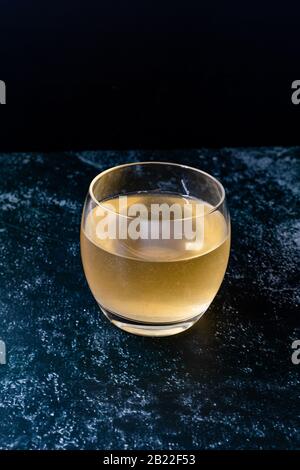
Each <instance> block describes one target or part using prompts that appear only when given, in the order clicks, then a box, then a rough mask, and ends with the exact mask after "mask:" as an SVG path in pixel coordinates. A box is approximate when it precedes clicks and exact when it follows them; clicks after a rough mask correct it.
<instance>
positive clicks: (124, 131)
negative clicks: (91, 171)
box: [0, 0, 300, 151]
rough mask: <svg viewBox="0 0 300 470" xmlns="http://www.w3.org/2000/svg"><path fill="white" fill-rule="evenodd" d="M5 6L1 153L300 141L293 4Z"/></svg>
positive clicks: (5, 0)
mask: <svg viewBox="0 0 300 470" xmlns="http://www.w3.org/2000/svg"><path fill="white" fill-rule="evenodd" d="M0 8H1V11H0V22H1V26H0V79H1V80H5V82H6V85H7V105H6V106H1V108H0V126H1V127H0V150H2V151H6V150H44V151H46V150H63V149H94V148H129V147H131V148H132V147H136V148H138V147H149V148H155V147H156V148H164V147H165V148H178V147H201V146H213V147H217V146H239V145H243V146H247V145H251V146H252V145H254V146H255V145H295V144H299V137H298V136H299V130H298V129H299V118H300V105H299V106H295V105H293V104H292V102H291V93H292V92H291V83H292V81H293V80H296V79H299V78H300V73H299V65H300V54H299V52H300V41H299V39H300V35H299V17H300V15H299V12H300V8H299V6H298V7H297V5H296V3H295V4H292V3H289V2H277V3H275V2H258V1H257V0H255V1H252V2H240V1H239V2H238V1H234V2H233V1H231V2H229V1H227V2H225V1H223V2H221V1H208V0H205V1H201V2H200V1H199V0H198V1H165V2H161V3H158V2H156V3H155V2H153V1H149V0H143V1H140V0H139V1H138V0H135V1H130V2H128V1H126V2H125V1H124V0H122V1H121V0H109V1H108V0H105V1H102V0H101V1H100V0H98V1H95V2H92V1H79V0H74V1H72V2H67V1H66V0H64V1H60V2H55V1H52V2H50V1H48V0H47V1H43V2H41V1H39V2H37V1H36V2H35V1H32V0H27V1H26V2H24V1H23V0H2V1H1V6H0Z"/></svg>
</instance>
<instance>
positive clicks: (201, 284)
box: [81, 193, 230, 323]
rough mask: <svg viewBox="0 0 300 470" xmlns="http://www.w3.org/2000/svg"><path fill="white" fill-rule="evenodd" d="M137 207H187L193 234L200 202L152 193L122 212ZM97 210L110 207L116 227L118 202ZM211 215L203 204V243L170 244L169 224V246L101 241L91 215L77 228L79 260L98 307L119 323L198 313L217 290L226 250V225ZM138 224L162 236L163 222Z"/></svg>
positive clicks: (138, 197) (149, 241)
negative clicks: (155, 228)
mask: <svg viewBox="0 0 300 470" xmlns="http://www.w3.org/2000/svg"><path fill="white" fill-rule="evenodd" d="M137 203H139V204H144V205H145V206H146V207H148V208H150V205H151V204H162V203H167V204H169V205H172V204H174V203H176V204H179V205H180V206H183V205H184V204H190V205H191V208H192V209H191V210H192V212H191V213H192V218H193V220H192V226H193V229H195V228H196V227H198V225H197V226H196V222H197V221H198V220H199V217H198V218H196V217H195V215H196V208H197V204H199V203H200V201H197V200H195V199H187V198H186V197H182V196H179V195H166V194H151V193H141V194H135V195H128V196H127V208H129V207H131V206H132V205H133V204H137ZM201 204H203V202H202V201H201ZM102 205H103V206H104V207H114V208H115V212H114V214H113V217H115V218H116V220H117V222H119V220H120V216H119V215H117V212H118V200H117V199H111V200H107V201H105V202H103V203H102ZM108 205H109V206H108ZM211 209H212V207H211V206H210V205H209V204H207V203H204V215H203V216H202V222H203V226H202V227H203V240H202V243H196V242H195V243H194V244H193V242H190V241H189V240H186V239H183V240H176V239H174V238H172V224H171V239H168V240H162V239H161V238H160V239H159V240H153V239H147V240H142V239H138V240H132V239H129V238H127V239H126V240H120V239H114V240H112V239H106V240H101V239H99V237H98V232H97V225H98V223H99V221H100V220H101V216H99V209H98V206H97V207H95V208H94V209H92V210H91V211H90V212H89V213H88V215H87V216H86V218H85V220H84V221H83V222H82V227H81V255H82V261H83V266H84V270H85V274H86V277H87V280H88V283H89V286H90V288H91V290H92V293H93V295H94V297H95V299H96V300H97V302H98V303H99V304H100V305H102V306H103V307H104V308H106V309H107V310H109V311H111V312H113V313H115V314H118V315H120V316H122V317H125V318H128V319H132V320H138V321H141V322H148V323H151V322H153V323H154V322H161V323H163V322H176V321H183V320H186V319H189V318H193V317H195V316H196V315H199V314H201V313H203V312H204V311H205V310H206V309H207V308H208V306H209V305H210V303H211V302H212V300H213V298H214V297H215V295H216V293H217V291H218V289H219V287H220V285H221V282H222V280H223V277H224V274H225V270H226V266H227V263H228V256H229V247H230V236H229V233H228V227H227V225H226V222H225V219H224V217H223V215H222V214H221V213H220V212H219V211H214V212H210V211H211ZM100 212H101V211H100ZM102 217H103V214H102ZM174 219H176V217H175V216H174ZM143 223H145V224H146V225H147V229H151V225H153V223H156V224H157V223H159V232H161V226H162V223H163V221H162V220H160V221H159V222H158V221H154V222H153V221H151V220H150V221H149V220H148V219H147V220H144V221H142V224H143ZM173 224H174V221H173Z"/></svg>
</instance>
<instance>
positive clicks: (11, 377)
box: [0, 148, 300, 449]
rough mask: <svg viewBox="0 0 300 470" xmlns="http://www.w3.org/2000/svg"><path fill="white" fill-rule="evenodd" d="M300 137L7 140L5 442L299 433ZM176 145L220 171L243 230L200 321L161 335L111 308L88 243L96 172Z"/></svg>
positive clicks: (228, 442) (185, 442)
mask: <svg viewBox="0 0 300 470" xmlns="http://www.w3.org/2000/svg"><path fill="white" fill-rule="evenodd" d="M299 156H300V149H298V148H293V149H282V148H273V149H271V148H266V149H260V150H256V149H251V150H243V149H237V150H231V149H225V150H222V151H213V152H212V151H207V150H199V151H198V150H195V151H187V152H183V151H180V152H150V151H146V152H109V151H103V152H85V153H80V154H52V155H44V154H34V155H27V154H23V155H22V154H14V155H0V174H1V180H0V185H1V186H0V189H1V192H0V239H1V245H0V253H1V255H0V279H1V283H0V339H3V340H4V341H5V342H6V345H7V350H8V363H7V365H1V366H0V448H4V449H23V448H30V449H54V448H55V449H73V448H76V449H91V448H93V449H94V448H100V449H117V448H118V449H127V448H129V449H133V448H147V449H159V448H164V449H192V448H201V449H202V448H206V449H208V448H210V449H228V448H299V447H300V436H299V408H300V407H299V387H300V380H299V372H300V365H299V366H295V365H293V364H292V362H291V352H292V349H291V343H292V341H293V340H294V339H300V331H299V317H298V315H299V313H298V311H296V308H297V305H299V297H297V295H298V291H297V271H298V266H299V244H300V221H299V212H298V211H297V209H296V204H297V200H298V203H299V181H297V176H298V175H299V170H300V168H299V160H297V158H298V157H299ZM149 159H155V160H169V161H179V162H184V163H187V164H192V165H194V166H197V167H199V168H201V169H204V170H207V171H209V172H211V173H212V174H214V175H215V176H217V177H219V178H220V179H221V181H222V182H223V184H224V186H225V188H226V190H227V193H228V202H229V207H230V210H231V217H232V227H233V242H232V252H231V259H230V265H229V269H228V273H227V275H226V277H225V280H224V283H223V285H222V288H221V290H220V291H219V293H218V295H217V297H216V299H215V301H214V302H213V304H212V305H211V307H210V309H209V311H208V312H207V313H206V315H205V316H204V317H203V318H202V319H201V320H200V321H199V323H198V324H197V325H196V326H195V327H194V328H192V329H191V330H189V331H188V332H186V333H184V334H182V335H179V336H175V337H170V338H162V339H149V338H142V337H135V336H131V335H129V334H126V333H123V332H121V331H119V330H118V329H117V328H115V327H114V326H112V325H110V323H109V322H108V321H107V320H106V319H105V318H104V316H103V315H101V314H99V311H98V307H97V305H96V303H95V301H94V300H93V297H92V295H91V293H90V291H89V289H88V287H87V284H86V281H85V278H84V275H83V272H82V269H81V261H80V255H79V223H80V215H81V209H82V204H83V201H84V197H85V194H86V191H87V188H88V184H89V182H90V180H91V179H92V178H93V177H94V176H95V175H96V174H97V173H98V172H99V171H100V170H102V169H104V168H106V167H109V166H113V165H115V164H117V163H120V162H126V161H138V160H149Z"/></svg>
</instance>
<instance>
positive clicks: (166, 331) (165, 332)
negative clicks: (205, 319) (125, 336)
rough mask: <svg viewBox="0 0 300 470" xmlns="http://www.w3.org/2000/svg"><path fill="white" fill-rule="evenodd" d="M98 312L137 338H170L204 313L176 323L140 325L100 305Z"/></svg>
mask: <svg viewBox="0 0 300 470" xmlns="http://www.w3.org/2000/svg"><path fill="white" fill-rule="evenodd" d="M98 305H99V307H100V310H101V311H102V312H103V313H104V315H105V316H106V317H107V318H108V319H109V321H110V322H111V323H113V324H114V325H115V326H117V327H118V328H120V329H121V330H124V331H126V332H127V333H132V334H134V335H139V336H155V337H159V336H171V335H177V334H178V333H182V332H183V331H186V330H188V329H189V328H191V326H193V325H194V324H195V323H196V322H197V321H198V320H199V318H200V317H202V315H203V314H204V313H205V312H202V313H200V314H199V315H197V316H196V317H193V318H190V319H189V320H184V321H182V322H176V323H142V322H139V321H137V320H128V319H127V318H124V317H121V316H120V315H117V314H115V313H113V312H110V311H109V310H107V309H106V308H103V307H102V305H100V304H98Z"/></svg>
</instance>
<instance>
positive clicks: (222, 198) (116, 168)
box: [89, 160, 226, 220]
mask: <svg viewBox="0 0 300 470" xmlns="http://www.w3.org/2000/svg"><path fill="white" fill-rule="evenodd" d="M138 165H169V166H176V167H180V168H184V169H187V170H192V171H194V172H196V173H201V174H202V175H204V176H206V177H208V178H209V179H210V180H212V181H213V182H214V183H216V185H217V186H218V188H219V189H220V190H221V195H220V201H219V202H218V203H217V204H216V205H214V206H212V207H211V209H210V210H209V211H208V212H206V213H205V214H204V215H205V216H206V215H208V214H212V213H213V212H215V211H216V210H218V208H219V207H220V206H221V205H222V204H223V203H224V201H225V196H226V193H225V189H224V186H223V185H222V183H221V182H220V181H219V180H218V179H217V178H215V177H214V176H212V175H211V174H210V173H207V172H206V171H203V170H200V169H199V168H195V167H193V166H189V165H182V164H181V163H173V162H159V161H155V160H154V161H144V162H131V163H123V164H121V165H116V166H113V167H111V168H107V169H106V170H103V171H101V173H98V175H96V176H95V177H94V178H93V179H92V181H91V183H90V185H89V195H90V197H91V199H92V200H93V201H94V202H95V204H96V205H97V206H99V207H101V208H102V209H104V210H105V211H108V212H113V213H114V214H117V215H119V216H120V217H125V218H127V219H131V218H132V217H130V216H127V215H124V214H120V213H118V212H117V211H111V210H110V209H108V208H107V206H105V205H104V204H103V203H101V202H100V201H98V199H97V198H96V196H95V194H94V186H95V184H96V183H97V181H98V180H100V179H101V178H102V177H103V176H104V175H106V174H108V173H112V172H114V171H117V170H120V169H122V168H126V167H130V166H138ZM125 195H126V194H125ZM102 202H103V201H102ZM196 217H197V216H194V217H188V219H190V218H196ZM180 220H185V218H184V217H182V218H181V219H180Z"/></svg>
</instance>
